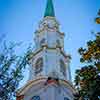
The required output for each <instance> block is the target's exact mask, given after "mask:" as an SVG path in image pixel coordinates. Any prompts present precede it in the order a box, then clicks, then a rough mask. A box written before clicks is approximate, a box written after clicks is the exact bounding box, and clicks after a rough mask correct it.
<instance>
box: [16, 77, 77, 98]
mask: <svg viewBox="0 0 100 100" xmlns="http://www.w3.org/2000/svg"><path fill="white" fill-rule="evenodd" d="M47 79H48V78H47V77H40V78H38V79H35V80H31V81H29V82H28V83H27V84H26V85H25V86H24V87H23V88H21V89H19V90H18V91H17V96H20V95H24V93H25V92H27V91H28V90H29V89H30V88H31V87H33V86H36V85H37V84H41V83H42V82H43V83H46V81H47ZM50 84H51V85H52V84H56V85H57V82H55V80H54V81H53V80H52V81H51V82H49V84H48V85H50ZM59 84H60V85H64V86H65V87H66V88H69V89H70V90H71V91H72V92H73V93H75V92H76V90H75V88H74V87H73V85H72V84H71V83H69V82H68V81H66V80H60V79H59ZM44 85H45V84H44Z"/></svg>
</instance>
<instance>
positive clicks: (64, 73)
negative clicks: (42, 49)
mask: <svg viewBox="0 0 100 100" xmlns="http://www.w3.org/2000/svg"><path fill="white" fill-rule="evenodd" d="M60 71H61V72H62V73H63V75H64V76H66V65H65V63H64V61H63V60H62V59H61V60H60Z"/></svg>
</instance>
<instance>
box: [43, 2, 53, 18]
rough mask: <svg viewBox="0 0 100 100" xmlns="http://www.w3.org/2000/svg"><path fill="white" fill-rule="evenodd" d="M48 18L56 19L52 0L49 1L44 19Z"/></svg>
mask: <svg viewBox="0 0 100 100" xmlns="http://www.w3.org/2000/svg"><path fill="white" fill-rule="evenodd" d="M47 16H51V17H55V12H54V7H53V2H52V0H47V5H46V9H45V14H44V17H47Z"/></svg>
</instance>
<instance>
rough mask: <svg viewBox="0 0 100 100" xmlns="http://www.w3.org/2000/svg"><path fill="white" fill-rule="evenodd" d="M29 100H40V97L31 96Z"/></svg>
mask: <svg viewBox="0 0 100 100" xmlns="http://www.w3.org/2000/svg"><path fill="white" fill-rule="evenodd" d="M31 100H40V96H33V97H32V99H31Z"/></svg>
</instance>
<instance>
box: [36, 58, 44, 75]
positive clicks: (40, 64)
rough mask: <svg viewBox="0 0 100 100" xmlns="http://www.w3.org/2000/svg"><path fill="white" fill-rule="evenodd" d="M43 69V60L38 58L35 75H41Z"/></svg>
mask: <svg viewBox="0 0 100 100" xmlns="http://www.w3.org/2000/svg"><path fill="white" fill-rule="evenodd" d="M42 69H43V58H38V59H37V61H36V63H35V75H36V74H38V73H40V72H41V71H42Z"/></svg>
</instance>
